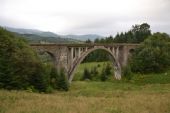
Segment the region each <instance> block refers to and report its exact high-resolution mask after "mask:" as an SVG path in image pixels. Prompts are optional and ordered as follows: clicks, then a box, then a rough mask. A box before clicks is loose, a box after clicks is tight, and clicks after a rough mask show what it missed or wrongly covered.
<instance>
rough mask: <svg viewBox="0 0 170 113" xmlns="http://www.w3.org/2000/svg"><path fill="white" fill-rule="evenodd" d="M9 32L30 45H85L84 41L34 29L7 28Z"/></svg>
mask: <svg viewBox="0 0 170 113" xmlns="http://www.w3.org/2000/svg"><path fill="white" fill-rule="evenodd" d="M5 29H7V30H8V31H11V32H14V33H16V34H17V35H19V36H22V37H24V38H25V39H26V40H28V41H29V42H30V43H40V42H43V43H83V41H80V40H76V39H71V38H64V37H61V36H60V35H57V34H55V33H52V32H43V31H39V30H33V29H18V28H10V27H5Z"/></svg>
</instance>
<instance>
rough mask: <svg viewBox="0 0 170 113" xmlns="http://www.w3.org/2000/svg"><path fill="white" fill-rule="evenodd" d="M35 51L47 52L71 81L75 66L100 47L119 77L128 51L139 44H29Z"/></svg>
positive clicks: (125, 62) (128, 53)
mask: <svg viewBox="0 0 170 113" xmlns="http://www.w3.org/2000/svg"><path fill="white" fill-rule="evenodd" d="M30 45H31V47H32V48H34V49H35V50H37V52H47V53H48V54H49V55H50V56H51V57H52V59H53V61H54V64H55V65H56V68H57V69H61V68H64V70H65V72H66V73H67V75H68V80H69V82H70V83H71V81H72V79H73V77H74V72H75V70H76V68H77V66H78V65H79V64H80V63H81V62H82V61H83V60H84V58H85V57H86V56H87V55H88V54H90V53H91V52H93V51H95V50H98V49H102V50H105V51H106V52H108V53H109V55H110V58H111V60H112V63H113V66H114V69H115V73H114V74H115V78H116V79H119V80H120V79H121V69H122V67H124V66H126V64H127V61H128V57H129V55H130V51H132V50H133V49H135V48H136V47H137V46H139V44H122V43H121V44H119V43H113V44H30Z"/></svg>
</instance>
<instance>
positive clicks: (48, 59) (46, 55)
mask: <svg viewBox="0 0 170 113" xmlns="http://www.w3.org/2000/svg"><path fill="white" fill-rule="evenodd" d="M38 56H39V57H40V60H41V61H42V62H43V63H45V64H51V65H54V66H55V62H56V58H55V56H54V54H52V53H51V52H49V51H40V52H39V54H38Z"/></svg>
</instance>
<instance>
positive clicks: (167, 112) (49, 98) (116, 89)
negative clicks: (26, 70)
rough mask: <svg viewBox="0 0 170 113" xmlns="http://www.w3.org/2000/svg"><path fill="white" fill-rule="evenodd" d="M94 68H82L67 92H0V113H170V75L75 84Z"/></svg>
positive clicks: (142, 76)
mask: <svg viewBox="0 0 170 113" xmlns="http://www.w3.org/2000/svg"><path fill="white" fill-rule="evenodd" d="M99 64H100V66H99V68H98V70H101V69H102V67H103V66H104V65H103V64H104V63H99ZM96 65H98V64H97V63H84V64H81V65H80V66H79V67H78V69H77V72H76V73H75V79H74V80H75V81H73V82H72V84H71V86H70V90H69V91H68V92H62V91H54V92H53V93H52V94H43V93H42V94H39V93H32V92H29V91H7V90H0V113H170V71H169V72H166V73H160V74H149V75H140V74H138V75H133V78H132V80H130V81H126V80H121V81H116V80H114V79H113V80H112V81H111V80H109V81H106V82H101V81H76V79H79V78H80V77H81V74H82V73H83V69H84V67H86V66H87V67H88V68H93V66H96Z"/></svg>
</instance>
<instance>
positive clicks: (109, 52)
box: [68, 47, 121, 83]
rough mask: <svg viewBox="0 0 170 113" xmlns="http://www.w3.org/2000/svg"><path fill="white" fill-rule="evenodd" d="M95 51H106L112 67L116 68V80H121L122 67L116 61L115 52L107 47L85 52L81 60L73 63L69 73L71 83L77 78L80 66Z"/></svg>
mask: <svg viewBox="0 0 170 113" xmlns="http://www.w3.org/2000/svg"><path fill="white" fill-rule="evenodd" d="M95 51H104V52H105V54H106V55H107V56H108V60H109V61H111V63H112V67H113V68H114V74H115V78H116V79H119V77H120V75H121V67H120V65H119V63H118V62H117V61H116V58H115V56H114V54H113V52H112V51H111V49H110V48H105V47H97V48H91V49H88V50H87V51H86V52H84V53H83V54H82V55H81V57H80V58H78V59H77V61H75V62H74V63H73V66H72V68H71V69H70V70H69V73H68V76H69V82H70V83H71V81H72V80H73V78H74V76H75V71H76V70H77V68H78V66H79V65H80V64H81V63H82V62H83V61H84V60H85V59H86V58H87V57H88V55H90V54H91V53H93V52H95Z"/></svg>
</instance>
